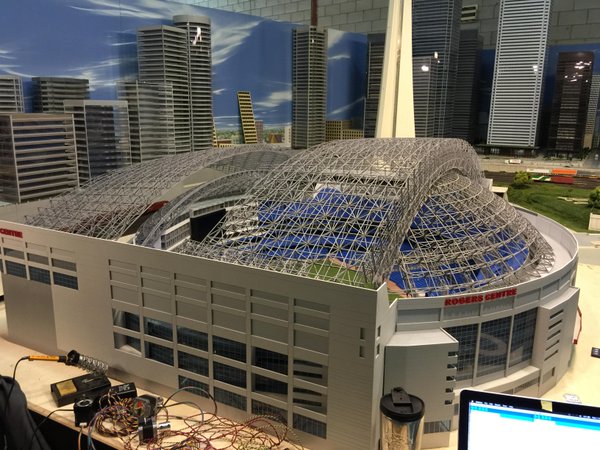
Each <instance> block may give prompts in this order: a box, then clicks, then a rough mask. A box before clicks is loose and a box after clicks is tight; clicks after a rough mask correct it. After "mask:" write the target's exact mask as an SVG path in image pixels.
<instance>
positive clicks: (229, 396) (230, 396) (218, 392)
mask: <svg viewBox="0 0 600 450" xmlns="http://www.w3.org/2000/svg"><path fill="white" fill-rule="evenodd" d="M215 400H216V401H217V402H219V403H223V404H224V405H229V406H233V407H234V408H237V409H241V410H242V411H246V397H244V396H243V395H239V394H234V393H233V392H229V391H226V390H225V389H221V388H218V387H216V388H215Z"/></svg>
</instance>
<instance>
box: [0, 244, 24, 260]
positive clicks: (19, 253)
mask: <svg viewBox="0 0 600 450" xmlns="http://www.w3.org/2000/svg"><path fill="white" fill-rule="evenodd" d="M4 254H5V255H6V256H11V257H13V258H18V259H25V253H23V252H22V251H21V250H14V249H12V248H6V247H5V248H4Z"/></svg>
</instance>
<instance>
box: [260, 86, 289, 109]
mask: <svg viewBox="0 0 600 450" xmlns="http://www.w3.org/2000/svg"><path fill="white" fill-rule="evenodd" d="M290 101H292V89H286V90H285V91H277V92H271V94H270V95H269V96H268V97H267V98H265V99H264V100H261V101H259V102H255V103H254V105H255V106H259V107H261V108H274V107H276V106H279V105H281V104H283V103H286V102H290Z"/></svg>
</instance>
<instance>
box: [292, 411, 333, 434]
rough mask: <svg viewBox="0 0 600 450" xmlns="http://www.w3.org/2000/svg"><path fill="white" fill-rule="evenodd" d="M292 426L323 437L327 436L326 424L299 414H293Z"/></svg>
mask: <svg viewBox="0 0 600 450" xmlns="http://www.w3.org/2000/svg"><path fill="white" fill-rule="evenodd" d="M294 428H296V429H297V430H300V431H304V432H305V433H309V434H312V435H314V436H318V437H321V438H323V439H325V438H326V436H327V424H325V423H323V422H319V421H318V420H315V419H311V418H309V417H305V416H302V415H300V414H294Z"/></svg>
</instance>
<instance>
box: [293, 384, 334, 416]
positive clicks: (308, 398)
mask: <svg viewBox="0 0 600 450" xmlns="http://www.w3.org/2000/svg"><path fill="white" fill-rule="evenodd" d="M294 405H298V406H302V407H303V408H306V409H310V410H311V411H315V412H318V413H321V414H327V396H325V395H323V394H320V393H319V392H315V391H313V390H310V389H304V388H298V387H295V388H294Z"/></svg>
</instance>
